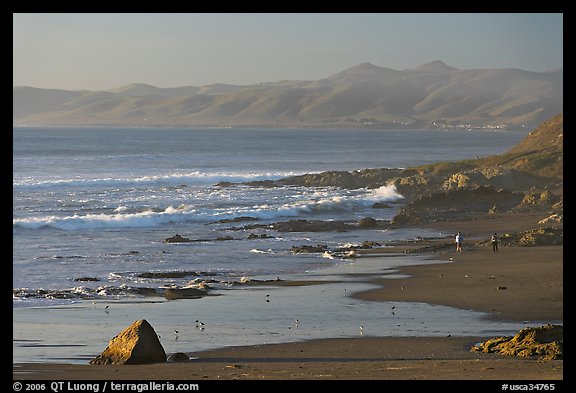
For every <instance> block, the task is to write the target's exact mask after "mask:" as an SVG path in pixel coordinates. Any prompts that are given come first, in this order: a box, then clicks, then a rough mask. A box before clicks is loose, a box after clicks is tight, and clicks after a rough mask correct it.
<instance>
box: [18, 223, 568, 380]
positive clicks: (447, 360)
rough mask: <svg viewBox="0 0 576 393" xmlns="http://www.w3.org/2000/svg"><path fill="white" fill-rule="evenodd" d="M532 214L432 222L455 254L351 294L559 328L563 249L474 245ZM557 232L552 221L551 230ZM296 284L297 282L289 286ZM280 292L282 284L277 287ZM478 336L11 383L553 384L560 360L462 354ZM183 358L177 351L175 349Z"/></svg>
mask: <svg viewBox="0 0 576 393" xmlns="http://www.w3.org/2000/svg"><path fill="white" fill-rule="evenodd" d="M540 218H542V217H541V215H533V214H515V215H514V216H513V217H510V216H508V215H506V214H503V215H486V216H484V217H478V218H477V219H475V220H470V221H462V222H445V223H436V224H434V225H432V226H430V227H431V228H435V229H437V230H439V231H441V232H442V233H450V232H456V231H458V230H460V231H462V232H463V233H464V234H465V236H466V239H467V240H466V241H465V243H464V247H463V252H462V253H456V252H455V251H454V250H452V249H450V250H445V251H441V252H437V253H430V254H429V257H430V258H433V259H437V260H438V261H439V263H437V264H436V263H433V264H426V265H418V266H409V267H403V268H400V269H399V273H401V274H407V275H409V277H407V278H400V279H389V278H382V276H381V275H379V276H378V277H368V276H367V277H365V280H366V282H370V283H373V284H378V285H384V286H381V287H378V288H375V289H371V290H367V291H363V292H359V293H355V294H353V296H354V297H356V298H358V299H362V300H364V301H367V302H378V301H399V302H426V303H430V304H438V305H447V306H453V307H457V308H462V309H470V310H476V311H482V312H487V313H489V314H488V315H489V318H496V319H501V320H516V321H525V322H527V323H530V326H536V324H540V322H541V324H544V323H547V322H552V323H562V322H563V247H562V246H538V247H500V252H499V253H497V254H496V253H493V252H492V250H491V248H490V247H489V246H484V245H483V246H475V245H473V244H474V242H476V241H477V240H481V239H485V238H489V235H490V234H491V233H493V232H494V231H498V232H500V233H504V232H506V231H517V230H522V229H528V228H534V227H537V225H536V224H535V223H537V220H538V219H540ZM560 225H561V224H560ZM296 284H302V283H296ZM284 285H285V284H284ZM485 339H486V338H485V337H451V336H450V335H448V336H446V337H374V333H373V334H372V335H370V336H368V335H367V336H365V337H358V338H349V339H330V338H326V339H320V340H308V341H304V342H294V343H282V344H266V345H256V346H244V347H228V348H222V349H217V350H210V351H203V352H196V353H189V352H187V353H188V355H189V356H190V358H191V360H190V361H188V362H184V363H165V364H154V365H142V366H92V365H87V364H86V365H81V364H80V365H79V364H46V363H27V364H14V365H13V378H14V379H15V380H76V379H85V380H86V379H87V380H111V379H113V380H150V379H153V380H198V381H201V380H236V379H246V380H268V379H284V380H334V379H342V380H346V379H355V380H414V379H418V380H562V379H563V361H562V360H547V361H543V360H538V359H534V358H520V357H505V356H500V355H494V354H483V353H477V352H470V348H471V346H473V345H474V344H476V343H478V342H480V341H483V340H485ZM182 351H183V352H186V348H182Z"/></svg>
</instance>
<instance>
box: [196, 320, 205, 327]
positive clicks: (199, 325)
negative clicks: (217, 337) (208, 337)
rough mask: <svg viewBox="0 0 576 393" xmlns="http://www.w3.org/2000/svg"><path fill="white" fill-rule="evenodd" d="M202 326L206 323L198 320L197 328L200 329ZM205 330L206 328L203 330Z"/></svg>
mask: <svg viewBox="0 0 576 393" xmlns="http://www.w3.org/2000/svg"><path fill="white" fill-rule="evenodd" d="M201 326H204V322H200V321H199V320H196V328H200V327H201ZM202 329H204V328H202Z"/></svg>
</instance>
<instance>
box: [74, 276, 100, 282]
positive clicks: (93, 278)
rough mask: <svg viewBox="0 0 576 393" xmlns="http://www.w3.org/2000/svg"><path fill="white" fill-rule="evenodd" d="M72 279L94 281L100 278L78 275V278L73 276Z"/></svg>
mask: <svg viewBox="0 0 576 393" xmlns="http://www.w3.org/2000/svg"><path fill="white" fill-rule="evenodd" d="M74 281H81V282H95V281H100V279H99V278H98V277H78V278H75V279H74Z"/></svg>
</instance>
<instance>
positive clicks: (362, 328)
mask: <svg viewBox="0 0 576 393" xmlns="http://www.w3.org/2000/svg"><path fill="white" fill-rule="evenodd" d="M363 334H364V326H362V325H360V335H363Z"/></svg>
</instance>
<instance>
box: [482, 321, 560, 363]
mask: <svg viewBox="0 0 576 393" xmlns="http://www.w3.org/2000/svg"><path fill="white" fill-rule="evenodd" d="M563 342H564V328H563V326H562V325H550V324H547V325H544V326H540V327H536V328H531V327H528V328H525V329H522V330H520V331H519V332H518V333H517V334H516V335H515V336H513V337H511V336H503V337H495V338H491V339H489V340H487V341H484V342H482V343H479V344H477V345H475V346H474V347H472V348H471V351H476V352H485V353H499V354H500V355H508V356H524V357H528V356H539V357H541V358H542V359H545V360H554V359H562V358H563Z"/></svg>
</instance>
